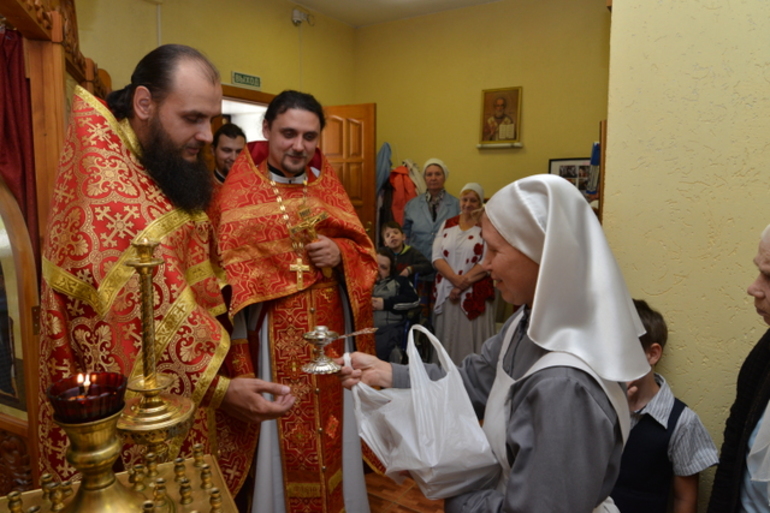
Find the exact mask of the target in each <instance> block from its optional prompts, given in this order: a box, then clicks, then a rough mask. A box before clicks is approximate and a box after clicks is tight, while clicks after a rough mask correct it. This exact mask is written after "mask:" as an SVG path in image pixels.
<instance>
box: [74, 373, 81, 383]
mask: <svg viewBox="0 0 770 513" xmlns="http://www.w3.org/2000/svg"><path fill="white" fill-rule="evenodd" d="M75 379H76V380H77V382H78V385H82V384H83V375H82V374H78V377H77V378H75Z"/></svg>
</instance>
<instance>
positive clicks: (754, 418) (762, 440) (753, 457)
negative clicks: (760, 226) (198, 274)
mask: <svg viewBox="0 0 770 513" xmlns="http://www.w3.org/2000/svg"><path fill="white" fill-rule="evenodd" d="M754 265H756V266H757V268H758V269H759V276H757V279H756V280H754V281H753V282H752V283H751V285H749V288H748V294H749V295H750V296H751V297H753V298H754V307H755V308H756V310H757V313H758V314H759V315H760V316H761V317H762V319H763V320H764V321H765V324H770V226H767V227H766V228H765V230H764V231H763V232H762V237H761V239H760V241H759V249H758V251H757V256H755V257H754ZM768 400H770V330H768V331H766V332H765V334H764V335H762V338H761V339H759V342H757V344H756V345H755V346H754V349H752V350H751V352H750V353H749V355H748V356H747V357H746V360H745V361H744V362H743V366H742V367H741V370H740V373H739V374H738V386H737V389H736V393H735V402H734V403H733V405H732V407H731V408H730V416H729V417H728V418H727V422H726V423H725V433H724V443H723V444H722V451H721V454H720V455H719V466H717V472H716V475H715V477H714V486H713V488H712V490H711V500H710V502H709V508H708V511H709V513H732V512H735V513H737V512H743V511H746V512H750V513H752V512H762V511H768V504H769V503H770V502H769V499H770V491H769V490H768V485H770V454H768V442H770V415H769V414H768V413H767V407H768Z"/></svg>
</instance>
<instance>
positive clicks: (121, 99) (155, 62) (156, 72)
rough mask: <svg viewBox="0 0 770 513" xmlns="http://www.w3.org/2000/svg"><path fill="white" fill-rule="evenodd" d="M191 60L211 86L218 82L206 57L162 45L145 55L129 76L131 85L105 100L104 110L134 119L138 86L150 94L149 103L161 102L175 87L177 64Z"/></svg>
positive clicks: (187, 48) (194, 50) (214, 71)
mask: <svg viewBox="0 0 770 513" xmlns="http://www.w3.org/2000/svg"><path fill="white" fill-rule="evenodd" d="M185 59H190V60H193V61H195V62H197V63H198V64H199V65H200V68H201V71H202V72H203V73H205V74H206V75H207V76H208V78H210V79H211V81H212V82H218V81H219V71H217V68H216V67H214V65H213V64H212V63H211V61H209V60H208V59H207V58H206V56H205V55H203V54H202V53H201V52H199V51H198V50H196V49H195V48H192V47H189V46H185V45H163V46H159V47H157V48H156V49H155V50H153V51H151V52H150V53H148V54H147V55H145V56H144V57H143V58H142V60H141V61H139V64H137V65H136V68H135V69H134V72H133V73H132V74H131V83H130V84H128V85H127V86H126V87H124V88H123V89H120V90H118V91H113V92H111V93H110V94H109V95H108V96H107V106H108V107H109V109H110V110H111V111H112V113H113V114H114V115H115V117H116V118H118V119H123V118H129V119H130V118H132V117H133V116H134V105H133V100H134V91H135V90H136V88H137V87H139V86H144V87H146V88H147V89H149V90H150V94H152V99H153V100H154V101H156V102H162V101H163V100H164V99H165V98H166V96H168V94H169V93H170V92H171V89H172V87H173V85H174V73H175V72H176V70H177V65H178V64H179V62H181V61H182V60H185Z"/></svg>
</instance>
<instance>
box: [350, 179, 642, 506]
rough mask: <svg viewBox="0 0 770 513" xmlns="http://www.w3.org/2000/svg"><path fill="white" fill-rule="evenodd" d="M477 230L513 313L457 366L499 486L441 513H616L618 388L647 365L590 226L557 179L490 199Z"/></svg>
mask: <svg viewBox="0 0 770 513" xmlns="http://www.w3.org/2000/svg"><path fill="white" fill-rule="evenodd" d="M481 227H482V236H483V237H484V240H485V241H486V243H487V252H486V256H485V257H484V261H483V264H482V265H483V267H484V269H485V270H487V271H488V272H490V273H491V276H492V279H493V280H494V281H495V286H496V288H497V289H499V290H500V293H501V295H502V297H503V299H505V300H506V301H507V302H509V303H512V304H514V305H523V307H522V308H520V309H519V311H518V312H517V313H516V314H514V315H513V316H512V317H511V318H510V319H509V320H508V321H507V322H506V324H505V325H504V326H503V328H502V331H501V332H500V333H499V334H497V335H496V336H494V337H492V338H490V339H489V340H487V341H486V343H485V344H484V346H483V347H482V349H481V353H480V354H472V355H469V356H468V357H466V358H465V360H464V361H463V364H462V366H461V367H460V373H461V374H462V377H463V381H464V383H465V389H466V391H467V393H468V395H469V397H470V400H471V403H472V404H473V406H474V408H475V410H476V412H477V414H478V415H479V418H480V419H483V420H484V432H485V433H486V435H487V438H488V440H489V442H490V445H491V447H492V451H493V452H494V454H495V455H496V456H497V459H498V462H499V463H500V467H501V477H500V480H499V482H498V483H497V487H496V488H495V489H483V490H476V491H472V492H469V493H465V494H462V495H459V496H456V497H452V498H450V499H447V500H446V502H445V508H446V511H447V512H450V513H451V512H460V511H462V512H465V513H473V512H499V511H526V512H528V513H541V512H542V513H545V512H548V513H561V512H563V513H567V512H569V513H589V512H592V511H595V512H600V511H601V512H617V511H618V510H617V507H616V506H615V505H614V504H613V503H612V499H610V498H609V494H610V492H611V490H612V487H613V485H614V483H615V479H616V478H617V476H618V469H619V466H620V458H621V453H622V452H623V441H624V439H625V438H626V437H627V436H628V431H629V424H630V419H629V412H628V404H627V401H626V394H625V388H624V386H623V385H622V384H623V383H625V382H628V381H631V380H634V379H636V378H639V377H640V376H642V375H644V374H646V373H647V372H648V371H649V366H648V364H647V361H646V359H645V357H644V353H643V352H642V350H641V345H640V344H639V339H638V336H639V334H641V333H642V332H643V329H642V325H641V322H640V321H639V317H638V316H637V314H636V311H635V310H634V305H633V303H632V301H631V297H630V296H629V294H628V290H627V289H626V285H625V282H624V281H623V276H622V275H621V273H620V270H619V268H618V266H617V263H616V262H615V259H614V257H613V255H612V252H611V251H610V248H609V246H608V245H607V241H606V240H605V238H604V235H603V233H602V229H601V226H599V223H598V221H597V219H596V216H595V215H594V213H593V212H592V210H591V208H590V206H589V205H588V203H587V202H586V201H585V199H583V197H582V195H581V194H580V193H579V192H578V190H577V189H576V188H575V187H574V186H572V185H571V184H570V183H569V182H567V181H566V180H564V179H562V178H559V177H557V176H554V175H537V176H531V177H528V178H524V179H522V180H518V181H516V182H514V183H512V184H510V185H508V186H506V187H504V188H503V189H502V190H501V191H500V192H498V193H497V194H495V195H494V196H493V197H492V199H491V200H490V201H489V203H488V204H487V206H486V213H485V214H484V215H483V216H482V219H481ZM352 366H353V368H351V367H345V368H343V369H342V371H341V372H340V379H341V381H342V384H343V385H344V386H346V387H351V386H353V385H354V384H355V383H357V382H358V381H363V382H365V383H367V384H370V385H379V386H387V387H390V386H393V387H408V386H409V380H408V377H409V374H408V369H406V367H404V366H401V365H391V364H389V363H386V362H382V361H380V360H377V359H376V358H375V357H373V356H370V355H365V354H362V353H353V355H352ZM426 367H427V368H428V370H429V373H430V374H431V375H432V377H434V378H437V377H439V376H441V375H442V372H441V371H440V369H438V368H437V367H436V366H434V365H426ZM460 463H461V462H458V465H459V464H460Z"/></svg>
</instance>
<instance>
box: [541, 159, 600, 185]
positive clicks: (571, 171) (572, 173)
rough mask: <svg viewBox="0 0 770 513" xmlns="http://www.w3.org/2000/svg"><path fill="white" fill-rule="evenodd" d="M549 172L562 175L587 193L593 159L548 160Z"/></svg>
mask: <svg viewBox="0 0 770 513" xmlns="http://www.w3.org/2000/svg"><path fill="white" fill-rule="evenodd" d="M548 172H549V173H551V174H552V175H559V176H561V177H562V178H564V179H565V180H567V181H569V182H570V183H572V185H574V186H575V187H577V188H578V189H579V190H580V192H582V193H584V194H585V193H586V189H587V186H588V184H589V181H590V179H591V159H590V158H589V157H585V158H574V159H551V160H549V161H548Z"/></svg>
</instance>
